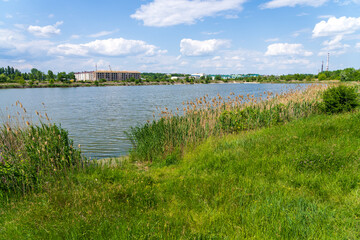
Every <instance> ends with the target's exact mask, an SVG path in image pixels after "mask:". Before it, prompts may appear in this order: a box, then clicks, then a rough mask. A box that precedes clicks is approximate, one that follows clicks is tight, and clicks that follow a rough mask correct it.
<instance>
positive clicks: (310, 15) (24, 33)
mask: <svg viewBox="0 0 360 240" xmlns="http://www.w3.org/2000/svg"><path fill="white" fill-rule="evenodd" d="M328 53H330V64H329V70H336V69H343V68H347V67H354V68H356V69H359V68H360V0H112V1H111V0H102V1H95V0H86V1H85V0H82V1H80V0H72V1H68V0H62V1H59V0H56V1H55V0H46V1H45V0H31V1H30V0H0V66H8V65H9V66H13V67H16V68H18V69H19V70H21V71H29V70H30V69H31V68H37V69H39V70H41V71H44V72H47V70H49V69H50V70H53V71H54V72H60V71H66V72H70V71H74V72H80V71H92V70H95V67H96V66H97V68H98V69H104V70H109V69H110V68H111V69H112V70H129V71H130V70H134V71H140V72H163V73H208V74H232V73H259V74H266V75H269V74H276V75H280V74H291V73H313V74H316V73H318V72H319V70H320V69H321V64H322V61H324V68H325V69H326V61H327V54H328Z"/></svg>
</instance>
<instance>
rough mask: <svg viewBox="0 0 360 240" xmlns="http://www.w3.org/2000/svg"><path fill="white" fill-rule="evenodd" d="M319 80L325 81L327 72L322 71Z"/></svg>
mask: <svg viewBox="0 0 360 240" xmlns="http://www.w3.org/2000/svg"><path fill="white" fill-rule="evenodd" d="M318 79H319V81H323V80H325V79H326V74H325V73H320V74H319V76H318Z"/></svg>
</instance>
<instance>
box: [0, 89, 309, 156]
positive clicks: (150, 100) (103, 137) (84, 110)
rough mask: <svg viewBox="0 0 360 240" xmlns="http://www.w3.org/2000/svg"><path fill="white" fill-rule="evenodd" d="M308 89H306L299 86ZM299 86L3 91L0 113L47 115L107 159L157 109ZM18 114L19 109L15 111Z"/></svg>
mask: <svg viewBox="0 0 360 240" xmlns="http://www.w3.org/2000/svg"><path fill="white" fill-rule="evenodd" d="M300 86H304V84H302V85H300ZM296 87H299V84H235V83H234V84H230V83H228V84H206V85H205V84H199V85H160V86H115V87H80V88H27V89H0V114H1V115H2V118H4V117H6V116H7V114H8V112H7V110H6V108H9V109H10V111H16V110H17V109H16V108H15V107H14V105H15V102H16V101H18V100H19V101H20V102H21V103H22V104H23V106H24V107H25V108H26V109H27V112H28V113H29V114H30V115H33V116H36V115H35V111H36V110H37V111H39V112H42V113H44V112H46V113H47V114H48V116H49V117H50V119H51V121H52V122H54V123H58V124H61V126H62V127H63V128H65V129H67V130H68V131H69V135H70V136H71V138H72V139H73V140H74V142H75V146H77V145H78V144H81V150H82V152H83V154H84V155H86V156H88V157H92V158H106V157H115V156H121V155H126V154H127V153H128V151H129V149H130V147H131V144H130V142H129V141H128V139H127V137H126V134H125V131H127V130H128V129H129V128H130V127H131V126H136V125H139V124H144V123H145V122H146V121H147V120H152V119H153V113H154V112H156V113H158V111H157V110H156V108H157V107H162V108H164V107H168V108H169V109H173V110H174V109H176V108H177V107H179V108H182V102H184V101H185V102H186V101H191V100H195V98H200V97H202V96H205V95H206V94H208V95H209V97H214V96H216V95H217V94H220V95H221V96H223V97H227V96H229V95H230V93H231V92H234V93H235V95H239V94H243V95H244V94H245V95H246V94H250V95H255V96H259V94H261V93H263V92H264V91H270V92H273V93H280V92H283V91H287V90H289V89H294V88H296ZM14 109H16V110H14Z"/></svg>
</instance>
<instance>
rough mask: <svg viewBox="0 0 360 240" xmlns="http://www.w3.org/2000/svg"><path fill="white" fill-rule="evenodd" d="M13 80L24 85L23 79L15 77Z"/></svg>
mask: <svg viewBox="0 0 360 240" xmlns="http://www.w3.org/2000/svg"><path fill="white" fill-rule="evenodd" d="M14 80H15V81H16V82H17V83H19V84H21V85H25V79H24V78H23V77H19V76H16V77H15V79H14Z"/></svg>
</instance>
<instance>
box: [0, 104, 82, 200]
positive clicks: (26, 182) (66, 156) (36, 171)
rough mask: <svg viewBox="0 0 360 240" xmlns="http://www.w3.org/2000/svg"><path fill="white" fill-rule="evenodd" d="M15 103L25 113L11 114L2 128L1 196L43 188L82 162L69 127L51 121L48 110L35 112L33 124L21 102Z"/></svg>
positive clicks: (0, 151) (0, 144)
mask: <svg viewBox="0 0 360 240" xmlns="http://www.w3.org/2000/svg"><path fill="white" fill-rule="evenodd" d="M16 105H17V106H18V107H19V108H20V112H22V113H20V112H19V111H18V112H17V114H16V115H15V116H11V115H8V116H7V120H6V121H4V123H3V125H2V126H1V127H0V197H1V195H8V194H14V193H15V194H24V193H26V192H28V191H30V190H34V189H38V188H41V186H42V184H43V183H44V182H46V181H51V180H53V177H61V176H64V175H66V174H67V172H68V171H69V170H70V169H75V168H79V167H81V166H82V164H83V161H82V156H81V153H80V150H78V149H76V148H75V147H74V146H73V141H72V140H71V139H69V137H68V132H67V131H66V130H64V129H62V128H61V127H60V126H58V125H55V124H51V123H50V121H49V118H48V116H47V114H46V113H45V115H44V116H42V115H41V114H40V113H39V112H36V114H37V115H38V117H39V123H38V124H34V123H32V121H31V120H30V117H28V115H27V111H26V109H25V108H24V107H23V106H22V104H21V103H20V102H17V103H16Z"/></svg>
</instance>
